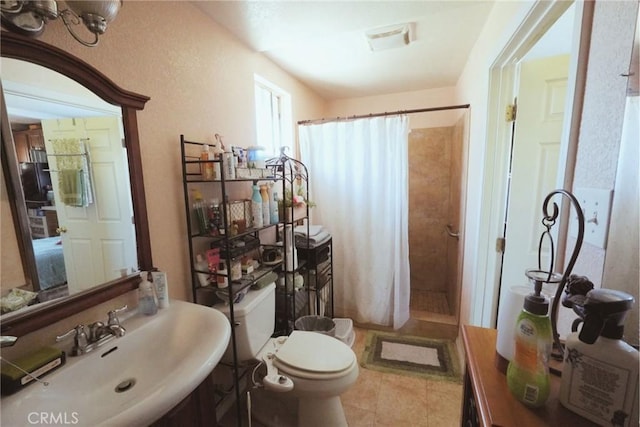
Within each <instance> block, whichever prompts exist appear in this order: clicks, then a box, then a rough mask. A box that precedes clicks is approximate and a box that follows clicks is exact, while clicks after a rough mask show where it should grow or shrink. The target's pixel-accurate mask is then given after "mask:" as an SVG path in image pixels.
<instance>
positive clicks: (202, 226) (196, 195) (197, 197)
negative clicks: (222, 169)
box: [191, 188, 209, 234]
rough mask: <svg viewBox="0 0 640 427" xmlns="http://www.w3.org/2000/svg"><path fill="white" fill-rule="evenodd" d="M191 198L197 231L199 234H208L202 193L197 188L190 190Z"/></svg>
mask: <svg viewBox="0 0 640 427" xmlns="http://www.w3.org/2000/svg"><path fill="white" fill-rule="evenodd" d="M191 191H192V196H193V212H194V213H195V216H196V220H197V221H198V230H199V231H200V234H208V231H209V224H208V221H207V213H206V208H205V205H204V201H203V200H202V193H200V190H198V189H197V188H194V189H192V190H191Z"/></svg>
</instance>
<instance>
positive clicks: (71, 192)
mask: <svg viewBox="0 0 640 427" xmlns="http://www.w3.org/2000/svg"><path fill="white" fill-rule="evenodd" d="M51 145H52V147H53V152H54V158H55V167H56V169H57V170H58V171H59V174H58V185H59V188H60V189H59V191H60V195H61V199H62V200H61V202H62V203H64V204H66V205H68V206H89V205H90V204H92V203H93V191H92V188H91V171H90V166H91V165H90V162H89V161H88V160H89V159H88V157H87V155H88V147H87V144H86V143H85V142H84V141H82V140H79V139H75V138H65V139H52V140H51ZM78 175H80V176H78Z"/></svg>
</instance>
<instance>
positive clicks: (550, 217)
mask: <svg viewBox="0 0 640 427" xmlns="http://www.w3.org/2000/svg"><path fill="white" fill-rule="evenodd" d="M557 194H559V195H562V196H564V197H566V198H568V199H569V200H570V201H571V203H572V204H573V207H574V209H575V211H576V215H577V217H578V236H577V238H576V244H575V246H574V248H573V252H572V254H571V258H570V259H569V262H568V263H567V268H566V269H565V271H564V274H563V275H562V279H561V280H560V284H559V285H558V288H557V289H556V294H555V297H554V299H553V303H552V305H551V328H552V331H553V342H554V349H555V350H557V351H558V352H559V354H557V353H553V356H554V357H559V358H562V353H563V347H562V343H560V335H559V334H558V328H557V322H558V304H559V303H560V299H561V296H562V291H563V290H564V288H565V286H566V284H567V281H568V279H569V276H570V275H571V271H572V270H573V267H574V265H575V263H576V260H577V258H578V254H579V253H580V249H581V248H582V241H583V239H584V213H583V212H582V207H581V206H580V203H578V199H576V197H575V196H574V195H573V194H571V193H570V192H568V191H566V190H554V191H552V192H551V193H549V194H548V195H547V197H545V199H544V202H543V203H542V213H543V215H544V216H543V218H542V224H543V225H544V226H545V228H546V231H544V232H543V233H542V236H541V237H540V245H539V246H538V265H540V262H541V252H542V242H543V239H544V238H545V237H547V238H548V239H549V240H550V242H551V252H552V253H551V268H550V269H549V271H548V274H549V279H550V278H551V276H552V275H553V259H554V256H555V254H554V253H553V252H554V245H553V237H552V236H551V233H550V231H551V228H552V227H553V226H554V225H555V223H556V220H557V218H558V215H559V213H560V209H559V208H558V205H557V204H556V203H555V202H553V204H552V205H551V208H552V211H551V212H549V209H550V206H549V204H550V202H551V199H552V198H553V197H554V196H555V195H557Z"/></svg>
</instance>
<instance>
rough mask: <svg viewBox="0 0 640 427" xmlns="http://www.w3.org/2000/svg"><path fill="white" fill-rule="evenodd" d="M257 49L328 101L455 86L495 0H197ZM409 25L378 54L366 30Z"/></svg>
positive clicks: (221, 22) (236, 34) (246, 42)
mask: <svg viewBox="0 0 640 427" xmlns="http://www.w3.org/2000/svg"><path fill="white" fill-rule="evenodd" d="M193 3H194V4H195V5H196V6H197V7H198V8H200V9H201V10H202V11H203V12H205V13H206V14H207V15H209V16H210V17H211V18H212V19H213V20H215V21H216V22H217V23H219V24H220V25H222V26H223V27H225V28H227V29H228V30H229V31H230V32H231V33H233V34H234V35H235V36H236V37H237V38H238V39H240V40H241V41H242V42H243V43H245V44H246V45H247V46H249V47H250V48H251V49H253V50H255V51H257V52H262V53H263V54H264V55H266V56H267V57H268V58H270V59H271V60H272V61H273V62H275V63H276V64H278V65H279V66H280V67H281V68H282V69H284V70H285V71H287V72H288V73H289V74H291V75H293V76H294V77H296V78H297V79H299V80H300V81H302V82H303V83H305V84H306V85H307V86H309V87H310V88H312V89H313V90H314V91H316V92H317V93H318V94H319V95H321V96H322V97H323V98H325V99H327V100H331V99H340V98H352V97H361V96H369V95H381V94H388V93H395V92H407V91H415V90H421V89H433V88H442V87H448V86H454V85H455V84H456V83H457V81H458V78H459V76H460V74H461V72H462V69H463V68H464V65H465V63H466V60H467V57H468V55H469V52H470V51H471V49H472V47H473V44H474V43H475V41H476V40H477V38H478V35H479V33H480V31H481V30H482V27H483V25H484V23H485V21H486V19H487V17H488V15H489V12H490V11H491V8H492V6H493V4H494V2H493V1H481V0H473V1H458V0H456V1H451V0H450V1H432V0H422V1H415V0H414V1H373V0H369V1H363V0H359V1H195V2H193ZM403 23H410V24H411V27H412V29H413V30H414V31H413V35H412V42H411V43H410V44H409V45H408V46H405V47H402V48H398V49H388V50H383V51H378V52H372V51H371V50H370V49H369V46H368V43H367V41H366V38H365V35H364V34H365V32H366V31H369V30H373V29H377V28H380V27H385V26H389V25H395V24H403Z"/></svg>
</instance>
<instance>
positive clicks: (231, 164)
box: [222, 151, 236, 179]
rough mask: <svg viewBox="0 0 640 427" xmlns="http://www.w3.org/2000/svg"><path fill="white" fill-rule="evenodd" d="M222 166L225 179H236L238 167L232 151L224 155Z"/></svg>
mask: <svg viewBox="0 0 640 427" xmlns="http://www.w3.org/2000/svg"><path fill="white" fill-rule="evenodd" d="M222 165H223V171H222V173H223V175H224V179H236V165H235V161H234V159H233V153H232V152H231V151H225V152H224V153H222Z"/></svg>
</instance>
